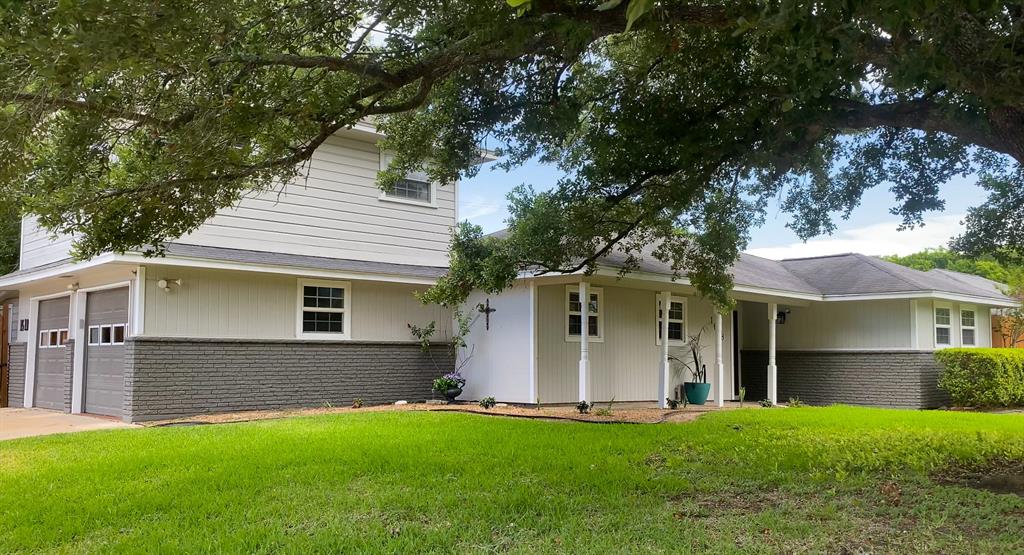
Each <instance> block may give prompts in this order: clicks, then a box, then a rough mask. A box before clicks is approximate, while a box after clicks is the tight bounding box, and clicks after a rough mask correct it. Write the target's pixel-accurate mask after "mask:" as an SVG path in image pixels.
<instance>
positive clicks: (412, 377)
mask: <svg viewBox="0 0 1024 555" xmlns="http://www.w3.org/2000/svg"><path fill="white" fill-rule="evenodd" d="M454 365H455V361H454V360H453V358H452V357H451V355H450V354H449V353H448V347H447V345H436V346H434V347H433V348H432V352H431V353H429V354H428V353H423V352H422V351H421V350H420V346H419V344H413V343H398V342H395V343H386V342H383V343H382V342H335V341H301V340H262V341H261V340H224V339H216V340H212V339H211V340H208V339H190V338H153V337H138V338H131V339H129V340H128V341H127V342H126V343H125V401H124V409H125V420H129V421H144V420H160V419H165V418H177V417H183V416H192V415H196V414H202V413H213V412H230V411H244V410H266V409H282V408H291V407H313V406H322V405H324V404H327V403H330V404H331V405H335V406H346V405H349V404H351V403H352V401H353V400H354V399H356V398H360V399H362V400H363V401H364V402H366V403H367V404H372V403H390V402H394V401H397V400H401V399H405V400H409V401H414V400H423V399H428V398H430V397H431V389H430V386H431V382H432V381H433V379H434V378H436V377H437V376H439V375H441V374H442V373H445V372H449V371H451V369H452V368H453V367H454Z"/></svg>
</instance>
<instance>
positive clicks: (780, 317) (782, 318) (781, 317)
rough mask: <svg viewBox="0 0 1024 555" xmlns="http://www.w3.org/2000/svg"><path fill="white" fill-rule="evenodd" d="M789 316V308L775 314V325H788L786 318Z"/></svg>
mask: <svg viewBox="0 0 1024 555" xmlns="http://www.w3.org/2000/svg"><path fill="white" fill-rule="evenodd" d="M788 314H789V309H788V308H787V309H785V310H780V311H779V312H778V313H777V314H775V323H776V324H785V323H786V316H787V315H788Z"/></svg>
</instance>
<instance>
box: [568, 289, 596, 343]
mask: <svg viewBox="0 0 1024 555" xmlns="http://www.w3.org/2000/svg"><path fill="white" fill-rule="evenodd" d="M579 292H580V286H579V285H566V286H565V300H564V301H563V302H564V304H563V305H562V306H564V307H565V324H564V326H565V340H566V341H567V342H570V343H579V342H580V338H581V336H580V335H570V334H569V316H572V315H574V314H576V315H579V316H583V312H582V311H579V312H576V311H572V310H569V294H570V293H579ZM587 295H588V298H587V299H586V302H587V303H589V302H590V298H589V295H597V313H590V314H588V316H597V335H587V342H588V343H603V342H604V289H602V288H600V287H590V286H589V285H588V286H587ZM580 301H581V303H582V302H584V300H583V299H580ZM581 306H583V305H582V304H581ZM580 322H581V326H582V327H581V328H580V331H581V332H582V331H584V330H586V331H587V332H588V333H589V331H590V321H589V319H588V320H584V319H581V320H580Z"/></svg>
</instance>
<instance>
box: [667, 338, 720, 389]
mask: <svg viewBox="0 0 1024 555" xmlns="http://www.w3.org/2000/svg"><path fill="white" fill-rule="evenodd" d="M702 335H704V328H701V329H700V331H698V332H697V334H696V335H691V336H690V338H689V339H687V341H686V348H687V349H688V350H689V351H690V353H689V354H690V357H691V358H692V362H691V361H686V360H680V359H678V358H675V357H673V358H675V360H677V361H679V362H680V363H682V364H683V366H685V367H686V369H687V370H689V371H690V375H692V376H693V381H692V382H683V393H684V394H685V395H686V401H687V402H688V403H690V404H692V405H703V404H704V403H706V402H707V400H708V395H710V394H711V384H709V383H708V367H707V365H705V364H704V357H703V355H701V345H700V340H701V336H702Z"/></svg>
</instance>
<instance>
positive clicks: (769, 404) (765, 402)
mask: <svg viewBox="0 0 1024 555" xmlns="http://www.w3.org/2000/svg"><path fill="white" fill-rule="evenodd" d="M758 404H760V405H761V406H762V407H764V408H769V407H773V406H775V403H773V402H772V400H771V399H761V400H760V401H758Z"/></svg>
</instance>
